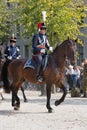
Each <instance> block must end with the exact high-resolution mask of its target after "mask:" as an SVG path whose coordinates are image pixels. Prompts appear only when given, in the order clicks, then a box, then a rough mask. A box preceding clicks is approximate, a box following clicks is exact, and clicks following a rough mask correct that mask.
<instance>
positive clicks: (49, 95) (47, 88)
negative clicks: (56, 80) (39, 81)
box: [46, 85, 53, 113]
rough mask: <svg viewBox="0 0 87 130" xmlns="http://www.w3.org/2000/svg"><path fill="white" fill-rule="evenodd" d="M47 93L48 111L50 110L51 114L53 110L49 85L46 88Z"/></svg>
mask: <svg viewBox="0 0 87 130" xmlns="http://www.w3.org/2000/svg"><path fill="white" fill-rule="evenodd" d="M46 92H47V105H46V107H47V109H48V112H49V113H51V112H52V110H53V109H52V108H51V106H50V98H51V85H47V86H46Z"/></svg>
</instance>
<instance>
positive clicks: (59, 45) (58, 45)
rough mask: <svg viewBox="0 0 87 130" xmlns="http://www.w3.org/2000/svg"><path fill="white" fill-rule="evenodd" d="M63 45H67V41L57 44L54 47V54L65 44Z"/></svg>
mask: <svg viewBox="0 0 87 130" xmlns="http://www.w3.org/2000/svg"><path fill="white" fill-rule="evenodd" d="M65 43H67V40H65V41H63V42H62V43H57V45H56V47H55V49H54V52H55V51H56V50H58V48H60V47H61V46H62V45H63V44H65Z"/></svg>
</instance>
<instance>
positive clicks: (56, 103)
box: [55, 84, 67, 106]
mask: <svg viewBox="0 0 87 130" xmlns="http://www.w3.org/2000/svg"><path fill="white" fill-rule="evenodd" d="M61 89H62V90H63V95H62V97H61V98H60V99H59V100H56V101H55V106H58V105H59V104H60V103H62V102H63V101H64V99H65V97H66V94H67V89H66V87H65V86H64V85H63V84H61Z"/></svg>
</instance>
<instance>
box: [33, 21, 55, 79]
mask: <svg viewBox="0 0 87 130" xmlns="http://www.w3.org/2000/svg"><path fill="white" fill-rule="evenodd" d="M38 29H39V32H38V33H37V34H36V35H34V36H33V40H32V42H33V44H32V48H33V55H35V56H36V57H37V61H38V69H37V75H36V79H37V80H38V81H39V82H42V81H43V76H42V75H40V71H41V69H42V60H43V57H44V55H46V54H47V50H50V51H51V52H52V51H53V48H52V47H51V46H50V44H49V41H48V38H47V36H46V25H45V24H44V23H42V22H39V23H38Z"/></svg>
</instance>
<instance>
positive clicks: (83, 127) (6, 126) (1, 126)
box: [0, 90, 87, 130]
mask: <svg viewBox="0 0 87 130" xmlns="http://www.w3.org/2000/svg"><path fill="white" fill-rule="evenodd" d="M25 93H26V96H27V98H28V103H24V102H23V97H22V93H21V91H19V94H18V95H19V97H20V99H21V108H20V110H19V111H14V110H13V107H12V106H11V94H4V97H5V100H4V101H1V100H0V130H87V98H71V97H70V95H69V94H67V97H66V99H65V101H64V102H63V103H62V104H61V105H59V106H57V107H56V106H54V102H55V100H56V99H57V98H60V96H61V93H56V94H52V97H51V105H52V107H53V109H54V112H53V113H47V109H46V106H45V104H46V96H39V95H40V92H39V91H29V90H26V91H25Z"/></svg>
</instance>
